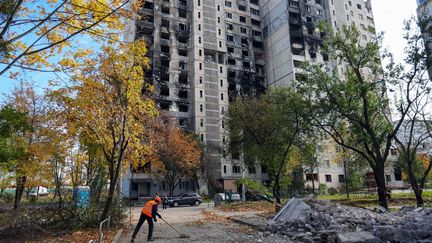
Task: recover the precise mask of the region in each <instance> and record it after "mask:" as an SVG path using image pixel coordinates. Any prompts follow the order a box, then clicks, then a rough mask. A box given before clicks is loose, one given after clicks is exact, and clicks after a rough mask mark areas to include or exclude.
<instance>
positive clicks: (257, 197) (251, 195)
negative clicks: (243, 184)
mask: <svg viewBox="0 0 432 243" xmlns="http://www.w3.org/2000/svg"><path fill="white" fill-rule="evenodd" d="M246 200H247V201H268V202H273V197H271V196H267V195H265V194H261V193H258V192H251V191H248V192H246Z"/></svg>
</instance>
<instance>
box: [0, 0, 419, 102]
mask: <svg viewBox="0 0 432 243" xmlns="http://www.w3.org/2000/svg"><path fill="white" fill-rule="evenodd" d="M416 8H417V2H416V0H372V9H373V14H374V19H375V27H376V30H377V31H378V32H384V33H385V35H384V43H383V47H384V48H388V50H389V51H390V52H391V53H393V55H394V57H395V60H396V61H401V60H402V59H403V49H404V46H405V45H404V40H403V38H402V33H403V32H402V27H403V21H404V20H405V19H408V18H410V17H411V16H414V15H416ZM78 41H79V40H78ZM24 77H25V78H26V79H27V78H28V79H30V80H34V83H35V86H36V90H37V91H39V92H42V91H43V88H45V87H46V86H47V85H48V81H49V80H50V79H51V78H55V77H54V76H51V75H50V74H43V73H34V72H30V73H27V74H26V75H25V76H24ZM17 83H18V82H17V81H15V80H11V79H9V78H7V77H0V102H1V101H3V100H4V94H9V93H10V92H11V91H12V90H13V89H14V87H15V85H16V84H17Z"/></svg>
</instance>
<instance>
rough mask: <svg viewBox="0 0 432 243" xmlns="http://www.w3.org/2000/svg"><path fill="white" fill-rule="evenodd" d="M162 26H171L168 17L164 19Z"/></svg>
mask: <svg viewBox="0 0 432 243" xmlns="http://www.w3.org/2000/svg"><path fill="white" fill-rule="evenodd" d="M162 27H167V28H169V21H168V20H166V19H162Z"/></svg>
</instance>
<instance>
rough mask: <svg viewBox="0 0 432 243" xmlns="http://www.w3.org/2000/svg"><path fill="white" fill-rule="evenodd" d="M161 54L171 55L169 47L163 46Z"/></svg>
mask: <svg viewBox="0 0 432 243" xmlns="http://www.w3.org/2000/svg"><path fill="white" fill-rule="evenodd" d="M161 52H163V53H167V54H169V53H170V48H169V46H163V45H161Z"/></svg>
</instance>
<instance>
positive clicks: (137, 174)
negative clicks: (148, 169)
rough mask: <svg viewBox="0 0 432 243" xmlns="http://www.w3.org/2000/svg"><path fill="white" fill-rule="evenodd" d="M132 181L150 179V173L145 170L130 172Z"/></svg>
mask: <svg viewBox="0 0 432 243" xmlns="http://www.w3.org/2000/svg"><path fill="white" fill-rule="evenodd" d="M131 174H132V181H147V180H149V181H150V180H151V179H152V178H151V174H150V173H145V172H132V173H131Z"/></svg>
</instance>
